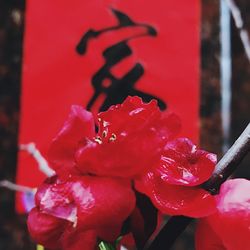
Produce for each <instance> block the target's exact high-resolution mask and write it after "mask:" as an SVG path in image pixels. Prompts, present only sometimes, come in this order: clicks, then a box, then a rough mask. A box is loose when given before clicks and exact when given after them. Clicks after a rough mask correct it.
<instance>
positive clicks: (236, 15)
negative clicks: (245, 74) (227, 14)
mask: <svg viewBox="0 0 250 250" xmlns="http://www.w3.org/2000/svg"><path fill="white" fill-rule="evenodd" d="M225 2H226V3H227V5H228V7H229V9H230V11H231V13H232V16H233V19H234V22H235V25H236V27H237V29H238V30H239V34H240V39H241V41H242V44H243V47H244V50H245V52H246V55H247V58H248V60H249V61H250V39H249V34H248V31H247V30H246V29H245V28H244V22H243V18H242V15H241V12H240V9H239V7H238V6H237V5H236V3H235V1H234V0H225Z"/></svg>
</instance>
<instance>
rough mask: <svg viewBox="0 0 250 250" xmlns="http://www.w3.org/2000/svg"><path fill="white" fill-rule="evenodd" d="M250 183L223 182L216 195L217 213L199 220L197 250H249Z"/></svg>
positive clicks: (243, 181)
mask: <svg viewBox="0 0 250 250" xmlns="http://www.w3.org/2000/svg"><path fill="white" fill-rule="evenodd" d="M249 190H250V181H248V180H245V179H234V180H229V181H226V182H225V183H224V184H223V185H222V186H221V189H220V193H219V195H217V196H216V202H217V209H218V210H217V212H216V213H215V214H213V215H211V216H209V217H207V218H203V219H201V220H200V221H199V224H198V227H197V230H196V249H197V250H210V249H222V250H223V249H225V250H236V249H240V250H248V249H249V244H248V242H249V237H250V193H249Z"/></svg>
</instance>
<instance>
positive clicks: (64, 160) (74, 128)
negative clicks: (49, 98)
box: [48, 105, 95, 172]
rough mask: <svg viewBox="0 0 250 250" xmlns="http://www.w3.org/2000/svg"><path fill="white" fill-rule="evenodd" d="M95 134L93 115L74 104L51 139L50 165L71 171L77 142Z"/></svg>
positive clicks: (64, 170)
mask: <svg viewBox="0 0 250 250" xmlns="http://www.w3.org/2000/svg"><path fill="white" fill-rule="evenodd" d="M94 134H95V126H94V119H93V115H92V114H91V113H90V112H88V111H86V110H85V109H84V108H82V107H80V106H77V105H74V106H72V107H71V112H70V114H69V116H68V119H67V120H66V121H65V123H64V125H63V127H62V129H61V131H60V132H59V133H58V135H57V136H56V137H55V138H54V140H53V141H52V144H51V146H50V149H49V152H48V157H49V161H50V162H51V165H52V167H53V168H54V169H55V170H56V171H57V172H58V171H59V169H62V171H63V172H66V169H67V168H68V169H69V170H70V171H73V170H72V168H73V166H74V164H75V163H74V155H75V151H76V150H77V148H78V146H79V144H80V143H81V142H82V141H85V140H86V138H92V137H94Z"/></svg>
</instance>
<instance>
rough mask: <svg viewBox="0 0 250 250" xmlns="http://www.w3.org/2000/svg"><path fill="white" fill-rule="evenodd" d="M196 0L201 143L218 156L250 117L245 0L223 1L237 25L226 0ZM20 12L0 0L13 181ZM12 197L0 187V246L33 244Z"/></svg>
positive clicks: (0, 123) (5, 135)
mask: <svg viewBox="0 0 250 250" xmlns="http://www.w3.org/2000/svg"><path fill="white" fill-rule="evenodd" d="M201 2H202V11H201V13H202V14H201V22H202V25H201V30H200V34H201V35H200V37H201V65H200V67H201V78H200V86H201V92H200V96H201V106H200V128H201V136H200V144H201V147H202V148H204V149H206V150H208V151H212V152H215V153H217V154H218V155H219V157H221V155H222V154H223V152H224V151H225V150H226V149H227V148H228V147H229V145H231V144H232V143H233V142H234V141H235V140H236V139H237V137H238V136H239V135H240V133H241V132H242V131H243V129H244V128H245V127H246V125H247V124H248V122H249V120H250V111H249V109H250V61H249V58H248V56H247V53H246V46H245V47H244V46H243V44H244V42H242V38H244V36H242V34H244V32H245V31H246V32H247V33H248V34H249V35H250V15H249V13H250V2H249V1H248V0H237V1H227V3H232V2H233V3H235V4H236V5H235V6H234V7H237V8H238V9H239V10H240V13H241V16H242V20H243V25H242V26H241V27H236V23H235V19H234V18H233V16H232V15H231V14H230V13H232V12H230V9H229V8H227V7H225V6H224V5H223V3H222V2H224V4H225V2H226V1H219V0H217V1H216V0H202V1H201ZM24 15H25V1H24V0H0V180H4V179H7V180H10V181H12V182H15V176H16V163H17V140H18V126H19V117H20V103H19V100H20V94H21V93H20V89H21V88H20V87H21V69H22V68H21V67H22V45H23V32H24ZM242 32H243V33H242ZM240 34H241V36H240ZM248 42H249V41H248ZM246 44H247V43H246ZM246 44H245V45H246ZM249 163H250V158H249V156H248V157H247V158H245V159H244V161H243V162H242V163H241V166H240V168H239V169H238V171H237V172H236V174H235V175H236V176H238V177H245V178H249V177H250V168H249ZM14 199H15V194H14V192H12V191H9V190H6V189H0V250H6V249H8V250H21V249H25V250H32V249H35V245H34V244H33V243H32V242H31V241H30V239H29V235H28V233H27V229H26V224H25V220H26V218H25V216H21V215H17V214H16V213H15V206H14ZM193 228H194V226H193V225H190V226H189V227H188V229H187V230H186V232H185V233H184V234H183V235H182V237H180V238H179V239H178V241H177V242H176V244H175V246H174V247H173V249H176V250H182V249H194V246H193V239H192V235H193V230H194V229H193Z"/></svg>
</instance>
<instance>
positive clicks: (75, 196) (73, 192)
mask: <svg viewBox="0 0 250 250" xmlns="http://www.w3.org/2000/svg"><path fill="white" fill-rule="evenodd" d="M36 204H37V206H38V207H39V208H40V210H41V211H43V212H45V213H47V214H50V215H53V216H55V217H57V218H61V219H65V220H68V221H69V222H72V223H74V224H77V225H78V224H79V225H81V228H83V229H84V230H89V229H97V228H99V227H100V228H102V227H105V226H115V227H120V226H121V224H122V222H123V221H124V220H125V219H126V218H127V217H128V216H129V214H130V213H131V212H132V210H133V209H134V207H135V195H134V192H133V191H132V189H131V186H130V182H129V181H126V180H122V179H121V180H120V179H112V178H102V177H90V176H83V177H76V176H74V177H72V178H68V179H67V181H66V180H59V179H55V180H54V182H53V183H50V184H48V183H46V182H45V183H44V185H42V186H41V187H40V188H39V189H38V191H37V194H36Z"/></svg>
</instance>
